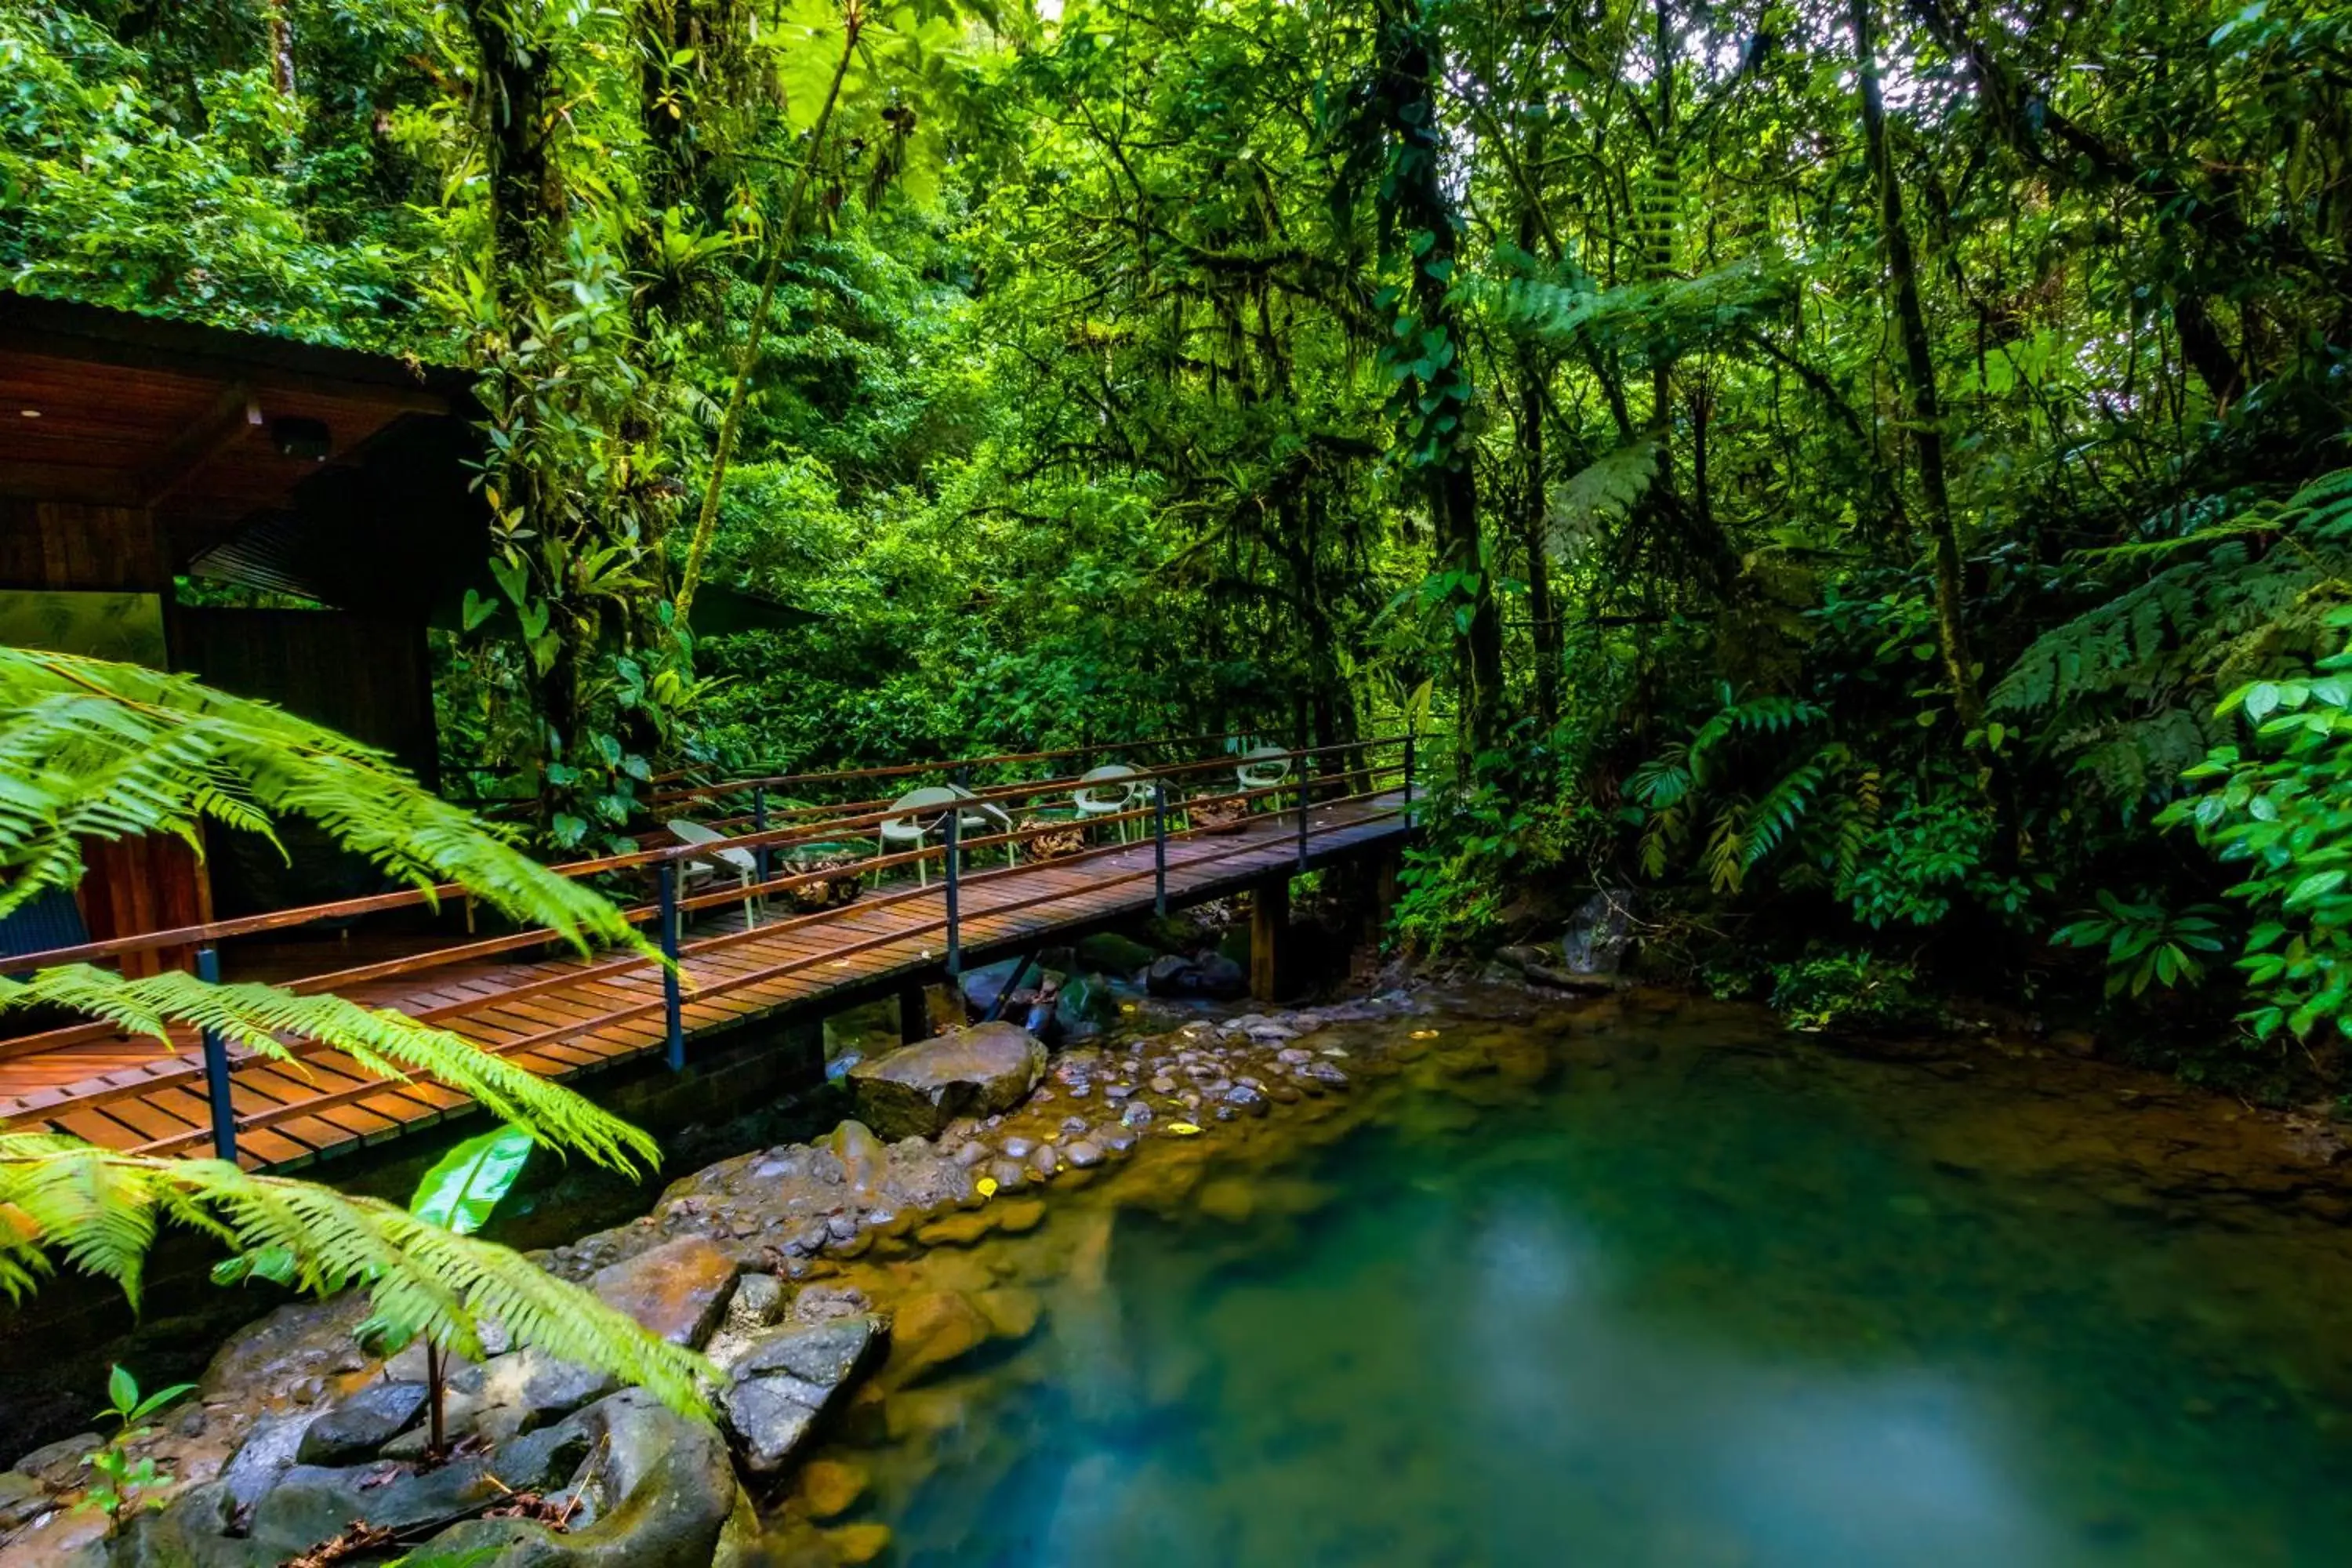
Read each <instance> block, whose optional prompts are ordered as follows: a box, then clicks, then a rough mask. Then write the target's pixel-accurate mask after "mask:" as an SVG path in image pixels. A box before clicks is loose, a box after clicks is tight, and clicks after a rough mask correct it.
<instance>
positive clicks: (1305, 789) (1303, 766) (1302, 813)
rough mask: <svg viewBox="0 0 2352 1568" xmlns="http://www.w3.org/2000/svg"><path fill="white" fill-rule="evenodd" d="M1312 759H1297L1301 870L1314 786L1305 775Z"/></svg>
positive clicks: (1304, 861) (1305, 866)
mask: <svg viewBox="0 0 2352 1568" xmlns="http://www.w3.org/2000/svg"><path fill="white" fill-rule="evenodd" d="M1314 760H1315V759H1314V758H1312V757H1301V758H1299V759H1298V868H1299V869H1300V870H1301V871H1304V870H1306V869H1307V799H1308V796H1309V794H1310V792H1311V791H1312V790H1313V788H1314V786H1313V784H1312V783H1311V782H1310V781H1309V780H1308V778H1307V766H1308V764H1309V763H1312V762H1313V761H1314Z"/></svg>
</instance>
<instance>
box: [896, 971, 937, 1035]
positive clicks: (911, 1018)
mask: <svg viewBox="0 0 2352 1568" xmlns="http://www.w3.org/2000/svg"><path fill="white" fill-rule="evenodd" d="M930 1037H931V999H930V996H929V994H928V993H926V992H925V991H924V990H923V988H922V987H921V986H920V985H918V984H915V983H914V982H912V981H908V983H907V984H904V985H901V986H900V987H898V1043H899V1044H900V1045H902V1046H911V1045H913V1044H914V1043H915V1042H916V1041H918V1040H928V1039H929V1038H930Z"/></svg>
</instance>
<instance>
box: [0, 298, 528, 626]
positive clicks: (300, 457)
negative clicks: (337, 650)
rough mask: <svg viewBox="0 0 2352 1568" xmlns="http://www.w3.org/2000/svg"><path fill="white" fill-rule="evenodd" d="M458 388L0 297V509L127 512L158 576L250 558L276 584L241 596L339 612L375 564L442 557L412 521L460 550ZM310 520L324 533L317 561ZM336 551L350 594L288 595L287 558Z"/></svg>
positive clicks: (469, 445) (369, 359)
mask: <svg viewBox="0 0 2352 1568" xmlns="http://www.w3.org/2000/svg"><path fill="white" fill-rule="evenodd" d="M471 379H472V378H471V375H470V374H469V373H467V372H465V371H462V370H457V369H453V368H449V367H446V366H437V365H428V364H424V363H417V362H414V361H409V360H404V359H401V358H398V357H395V356H392V355H385V354H373V353H356V352H354V351H352V350H349V349H338V348H326V347H321V346H319V345H316V344H311V343H301V342H292V341H290V340H287V339H282V338H273V337H267V336H262V335H258V334H254V333H247V332H236V331H226V330H224V329H221V328H216V327H208V326H204V325H200V324H197V323H194V322H186V321H165V320H161V319H158V318H154V317H148V316H142V315H136V314H132V313H131V312H129V311H124V310H109V309H105V308H102V307H98V306H90V305H80V304H73V303H68V302H65V301H60V300H41V299H34V298H30V297H27V296H24V295H19V294H10V293H5V292H0V497H14V498H18V499H23V500H46V501H67V502H78V503H82V504H87V505H94V506H108V507H121V508H131V509H137V510H143V511H146V512H148V513H149V514H151V515H152V517H153V519H154V520H155V523H156V526H157V529H158V531H159V534H160V536H161V541H162V543H163V548H164V552H165V554H166V556H167V557H168V566H169V569H170V570H171V571H173V572H177V573H184V572H187V571H189V570H190V568H191V566H192V565H194V563H197V562H199V561H200V560H202V559H204V558H205V557H206V556H207V555H208V554H216V553H217V554H219V555H220V559H221V561H223V562H225V563H226V568H225V569H223V570H216V571H211V572H203V570H202V569H201V568H199V571H200V573H201V574H208V575H219V576H226V577H231V578H233V579H236V580H240V581H251V580H252V579H253V577H254V576H255V575H256V574H259V575H265V576H266V575H268V568H260V569H257V571H247V570H240V569H239V568H240V567H241V566H242V567H251V566H252V565H253V563H254V561H256V560H260V559H265V558H266V559H267V560H268V561H269V562H271V563H275V566H276V568H277V569H278V573H277V574H278V578H279V580H278V581H256V582H254V583H253V585H255V586H263V587H276V588H281V589H284V590H286V591H289V592H298V593H299V592H305V591H308V592H310V595H311V596H314V597H319V598H322V599H325V600H326V601H327V602H330V603H345V602H346V601H348V600H350V599H352V598H353V597H365V596H367V592H368V590H367V584H368V581H369V578H370V577H373V580H375V581H376V582H379V583H380V582H381V580H382V576H383V572H384V570H385V569H386V568H387V567H390V568H394V569H397V568H400V567H403V566H406V565H409V564H411V563H415V564H422V561H421V560H419V559H418V558H419V556H420V555H425V556H429V555H430V554H436V553H438V551H437V550H433V549H430V548H429V547H430V546H437V545H441V544H445V543H451V542H455V541H454V540H445V539H440V538H429V539H428V538H420V537H416V531H417V527H418V525H420V524H423V525H425V526H424V527H423V532H424V533H425V534H427V535H432V534H438V533H441V532H444V531H447V530H450V529H452V528H455V529H457V530H458V531H461V532H463V533H466V534H470V535H475V536H478V533H479V530H480V526H481V522H482V518H481V515H480V512H481V509H480V507H479V503H478V500H472V499H470V498H469V497H468V495H467V489H468V487H467V480H468V479H469V475H468V473H467V469H466V468H465V459H466V458H467V457H468V456H469V455H470V453H471V451H472V450H473V446H474V443H473V435H472V432H471V430H470V429H469V428H468V424H469V421H470V419H471V417H472V416H475V415H476V414H477V412H478V411H477V409H476V408H475V405H474V404H473V400H472V398H471V395H470V394H469V392H468V390H467V388H468V386H469V384H470V382H471ZM322 428H323V432H324V443H323V451H321V449H320V446H319V444H318V443H319V436H320V430H321V429H322ZM453 513H454V514H456V515H452V514H453ZM322 524H324V525H325V526H326V529H327V531H329V532H331V533H333V534H336V535H339V536H341V537H338V538H337V539H336V540H334V542H333V544H334V547H335V549H334V550H330V549H327V548H322V546H325V545H326V544H327V543H328V541H326V540H324V539H322V538H320V537H318V536H319V535H320V527H321V525H322ZM289 539H292V540H294V541H295V542H296V543H295V544H293V545H290V546H289ZM304 539H308V540H310V544H309V545H308V547H307V548H304V547H302V546H301V544H300V541H301V540H304ZM335 550H339V551H340V552H341V553H342V555H343V557H344V559H343V560H342V562H341V563H340V564H341V566H342V568H343V570H342V573H341V574H342V575H343V576H345V577H346V578H348V579H349V581H348V582H347V583H345V584H333V583H328V584H317V583H311V582H308V581H306V580H305V577H304V569H305V563H303V562H302V561H300V560H299V559H297V558H299V557H301V556H304V555H307V556H309V557H311V558H312V559H311V560H310V562H309V563H308V565H310V566H325V567H328V568H330V569H331V568H332V567H333V566H334V565H336V564H337V563H336V562H334V561H333V560H332V559H331V557H332V555H333V554H334V552H335ZM404 557H405V558H406V559H403V558H404ZM289 563H290V564H289ZM322 590H323V591H322ZM346 607H352V608H359V607H362V606H361V605H357V604H347V605H346Z"/></svg>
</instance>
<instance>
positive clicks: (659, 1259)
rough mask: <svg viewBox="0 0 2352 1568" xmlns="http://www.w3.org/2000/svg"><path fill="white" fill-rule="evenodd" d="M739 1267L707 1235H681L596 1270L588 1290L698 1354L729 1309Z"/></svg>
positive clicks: (666, 1337) (673, 1342)
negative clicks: (697, 1351)
mask: <svg viewBox="0 0 2352 1568" xmlns="http://www.w3.org/2000/svg"><path fill="white" fill-rule="evenodd" d="M735 1268H736V1264H735V1259H734V1258H730V1257H729V1256H728V1255H727V1254H726V1253H725V1252H723V1251H721V1250H720V1249H719V1247H717V1246H716V1245H714V1244H713V1243H712V1242H711V1241H710V1240H709V1238H708V1237H700V1236H681V1237H678V1238H677V1240H675V1241H665V1242H663V1243H662V1244H661V1245H660V1246H659V1247H648V1248H647V1249H646V1250H645V1251H643V1252H640V1253H638V1254H637V1255H636V1256H635V1257H634V1258H623V1259H621V1261H619V1262H618V1263H613V1264H608V1265H606V1266H605V1267H604V1268H600V1269H598V1270H597V1271H596V1272H595V1274H594V1275H593V1277H592V1278H591V1279H589V1281H588V1288H589V1289H591V1290H593V1291H594V1292H596V1294H597V1295H598V1296H599V1297H601V1298H603V1299H604V1302H605V1304H606V1305H607V1306H612V1307H617V1308H619V1309H620V1310H622V1311H624V1312H626V1313H627V1314H628V1315H629V1316H631V1317H632V1318H635V1320H636V1321H638V1322H640V1323H642V1324H644V1325H645V1326H646V1328H647V1329H650V1330H651V1331H653V1332H655V1333H656V1334H659V1335H660V1336H661V1337H662V1338H664V1339H666V1340H667V1341H669V1342H671V1343H672V1344H680V1345H688V1346H691V1347H693V1348H695V1349H700V1348H701V1346H702V1342H703V1341H705V1340H707V1339H709V1337H710V1334H711V1331H712V1330H714V1329H716V1328H717V1327H718V1326H719V1314H720V1313H722V1312H724V1311H725V1310H727V1294H728V1288H729V1287H730V1286H731V1285H733V1284H734V1283H735Z"/></svg>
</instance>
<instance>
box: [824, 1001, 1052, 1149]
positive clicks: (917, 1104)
mask: <svg viewBox="0 0 2352 1568" xmlns="http://www.w3.org/2000/svg"><path fill="white" fill-rule="evenodd" d="M1044 1073H1045V1045H1044V1043H1043V1042H1042V1041H1040V1040H1039V1039H1038V1038H1037V1037H1036V1036H1034V1035H1033V1034H1031V1033H1029V1031H1028V1030H1026V1029H1023V1028H1020V1027H1018V1026H1014V1025H1012V1024H1002V1023H999V1024H982V1025H979V1026H975V1027H973V1028H970V1029H961V1030H958V1031H957V1032H956V1033H954V1034H951V1035H941V1036H940V1037H939V1038H937V1039H933V1040H920V1041H918V1042H916V1043H915V1044H914V1045H911V1046H902V1047H899V1048H898V1049H897V1050H895V1051H891V1052H889V1053H887V1055H884V1056H881V1057H877V1058H875V1059H873V1060H872V1061H865V1062H860V1063H858V1064H857V1065H856V1067H854V1068H851V1069H850V1071H849V1086H850V1092H851V1094H852V1096H853V1097H854V1098H855V1100H856V1105H857V1110H858V1114H859V1116H860V1117H862V1118H863V1119H864V1120H865V1121H866V1122H867V1123H868V1124H869V1125H870V1126H872V1127H873V1128H874V1130H875V1131H877V1132H879V1133H880V1134H881V1135H882V1136H883V1137H885V1138H888V1139H893V1140H896V1139H901V1138H907V1137H910V1136H912V1137H923V1138H929V1137H932V1136H935V1135H937V1134H938V1133H939V1132H940V1131H943V1130H945V1128H946V1127H947V1125H948V1123H949V1122H950V1121H954V1120H956V1119H957V1118H959V1117H962V1116H984V1115H987V1114H990V1113H991V1112H994V1111H1002V1110H1011V1109H1012V1108H1013V1107H1014V1106H1016V1105H1018V1104H1020V1103H1021V1101H1022V1100H1024V1099H1025V1098H1026V1097H1027V1096H1028V1094H1029V1092H1030V1091H1031V1090H1032V1089H1035V1088H1036V1087H1037V1079H1039V1078H1040V1077H1041V1076H1042V1075H1043V1074H1044Z"/></svg>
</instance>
